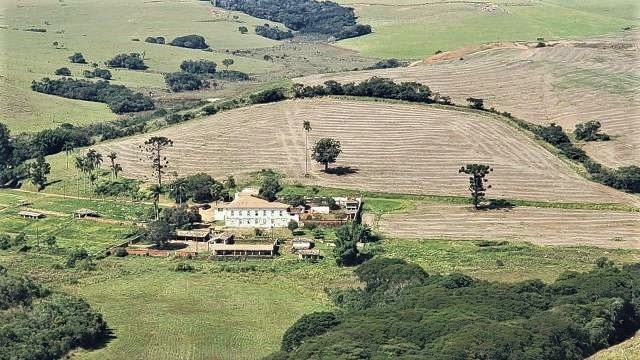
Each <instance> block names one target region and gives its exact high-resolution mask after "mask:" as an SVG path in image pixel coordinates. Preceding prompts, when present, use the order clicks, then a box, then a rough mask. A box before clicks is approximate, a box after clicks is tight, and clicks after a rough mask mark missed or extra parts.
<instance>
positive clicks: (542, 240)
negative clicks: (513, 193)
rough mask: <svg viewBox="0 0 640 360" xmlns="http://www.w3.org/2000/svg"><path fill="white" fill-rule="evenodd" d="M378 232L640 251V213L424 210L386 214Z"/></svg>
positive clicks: (453, 207) (378, 222) (454, 207)
mask: <svg viewBox="0 0 640 360" xmlns="http://www.w3.org/2000/svg"><path fill="white" fill-rule="evenodd" d="M369 220H370V221H371V219H369ZM374 226H375V227H377V228H378V230H379V231H381V232H382V233H383V234H385V235H389V236H392V237H395V238H423V239H429V238H432V239H434V238H438V239H457V240H510V241H527V242H531V243H535V244H540V245H586V246H600V247H606V248H640V213H638V212H617V211H601V210H567V209H549V208H546V209H542V208H532V207H516V208H512V209H509V210H486V211H484V210H481V211H476V210H473V209H472V208H471V207H470V206H458V205H432V204H419V205H417V206H416V208H415V209H413V210H411V211H409V212H403V213H389V214H384V215H382V216H381V217H380V218H379V219H377V220H376V222H375V223H374Z"/></svg>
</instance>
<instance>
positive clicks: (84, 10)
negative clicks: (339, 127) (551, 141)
mask: <svg viewBox="0 0 640 360" xmlns="http://www.w3.org/2000/svg"><path fill="white" fill-rule="evenodd" d="M211 9H212V7H211V6H210V4H209V3H208V2H205V1H197V0H189V1H183V2H174V1H167V2H155V1H151V2H149V1H142V0H134V1H127V0H116V1H108V2H104V1H98V0H86V1H85V0H82V1H80V0H66V1H56V0H26V1H17V0H9V1H7V2H4V3H3V4H2V6H1V8H0V11H1V13H0V14H1V15H2V16H1V17H0V44H2V46H0V48H1V50H0V51H1V53H0V58H2V61H1V62H0V66H1V68H0V69H1V73H2V77H1V78H0V98H2V99H3V101H2V102H1V104H0V114H1V115H0V121H2V122H4V123H7V124H8V125H9V127H10V128H11V130H12V131H14V132H21V131H26V132H33V131H36V130H39V129H41V128H47V127H52V126H55V124H58V123H62V122H68V123H73V124H83V123H89V122H97V121H101V120H108V119H113V118H115V115H114V114H113V113H111V112H110V111H109V109H108V108H107V106H106V105H104V104H98V103H90V102H84V101H77V100H69V99H64V98H60V97H55V96H50V95H44V94H39V93H35V92H33V91H31V89H30V88H29V86H30V84H31V81H32V80H40V79H41V78H42V77H52V78H55V77H56V76H55V75H54V74H53V72H54V70H55V69H57V68H60V67H63V66H66V67H69V69H71V72H72V74H73V75H74V76H76V75H77V76H80V74H81V72H82V71H83V70H85V69H90V68H91V67H90V65H89V64H91V63H92V62H96V63H98V64H99V65H100V66H102V67H104V65H103V62H104V61H105V60H108V59H110V58H111V57H113V56H114V55H116V54H119V53H128V52H139V53H143V52H144V53H145V63H147V65H148V66H149V69H148V70H146V71H144V72H141V71H128V70H112V74H113V81H112V82H113V83H115V84H124V85H126V86H130V87H133V88H144V89H147V90H148V91H152V92H154V93H155V94H156V95H157V94H158V93H160V92H163V91H164V90H162V89H164V87H165V85H164V80H163V77H162V73H163V72H171V71H178V70H179V66H180V63H181V62H182V61H183V60H185V59H209V60H213V61H216V62H217V63H218V64H220V66H221V67H222V64H221V61H222V59H224V58H232V59H233V60H234V62H235V63H234V65H233V66H232V67H231V69H235V70H240V71H245V72H248V73H250V74H262V73H265V72H270V71H273V70H274V69H276V68H277V67H278V66H277V65H274V64H273V63H270V62H267V61H262V60H254V59H249V58H246V57H238V56H233V55H232V54H230V53H227V52H226V50H227V49H231V50H233V49H237V48H254V47H267V46H272V45H273V44H275V43H276V42H275V41H272V40H269V39H266V38H263V37H260V36H258V35H256V34H255V33H253V32H250V33H248V34H245V35H242V34H240V32H238V26H246V27H248V28H253V26H255V25H256V24H261V23H264V22H265V21H263V20H259V19H255V18H251V17H249V16H246V15H243V14H240V13H237V14H236V13H234V14H231V13H228V12H223V13H222V12H213V11H211ZM29 28H43V29H46V30H47V31H46V32H33V31H25V29H29ZM107 29H108V30H107ZM188 34H199V35H202V36H204V37H205V39H206V40H207V43H208V44H209V45H210V46H211V47H212V48H213V49H215V51H214V52H204V51H201V50H191V49H183V48H177V47H172V46H169V45H156V44H150V43H146V42H144V39H145V38H146V37H148V36H164V37H165V38H166V39H167V41H171V39H173V38H174V37H176V36H180V35H188ZM132 39H139V40H140V41H132ZM55 41H57V42H58V43H59V45H58V46H57V47H56V46H54V45H53V42H55ZM74 52H81V53H83V54H84V57H85V59H86V60H87V62H88V63H89V64H87V65H79V64H71V63H70V62H69V60H68V59H67V57H68V56H70V55H72V54H73V53H74ZM80 77H81V76H80Z"/></svg>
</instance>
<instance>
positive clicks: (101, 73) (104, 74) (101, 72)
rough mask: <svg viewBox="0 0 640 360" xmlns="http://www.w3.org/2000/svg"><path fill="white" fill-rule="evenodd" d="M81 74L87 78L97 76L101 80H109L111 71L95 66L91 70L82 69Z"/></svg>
mask: <svg viewBox="0 0 640 360" xmlns="http://www.w3.org/2000/svg"><path fill="white" fill-rule="evenodd" d="M82 76H84V77H86V78H89V79H91V78H94V77H99V78H101V79H103V80H111V71H109V70H107V69H100V68H95V69H93V70H84V71H83V72H82Z"/></svg>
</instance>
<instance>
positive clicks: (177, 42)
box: [169, 35, 209, 49]
mask: <svg viewBox="0 0 640 360" xmlns="http://www.w3.org/2000/svg"><path fill="white" fill-rule="evenodd" d="M169 45H171V46H178V47H183V48H189V49H206V48H208V47H209V45H207V42H206V41H205V39H204V37H202V36H200V35H185V36H178V37H177V38H175V39H173V40H171V42H170V43H169Z"/></svg>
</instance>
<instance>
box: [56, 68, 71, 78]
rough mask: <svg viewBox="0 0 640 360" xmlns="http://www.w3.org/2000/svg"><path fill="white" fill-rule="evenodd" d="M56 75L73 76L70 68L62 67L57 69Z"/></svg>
mask: <svg viewBox="0 0 640 360" xmlns="http://www.w3.org/2000/svg"><path fill="white" fill-rule="evenodd" d="M55 74H56V75H60V76H71V70H69V68H68V67H61V68H59V69H56V71H55Z"/></svg>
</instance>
